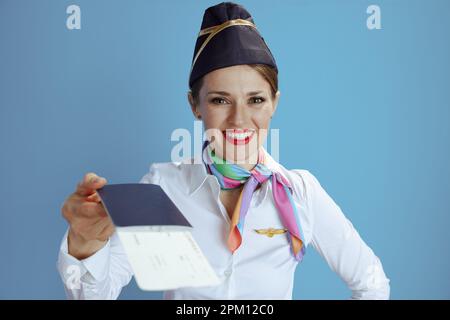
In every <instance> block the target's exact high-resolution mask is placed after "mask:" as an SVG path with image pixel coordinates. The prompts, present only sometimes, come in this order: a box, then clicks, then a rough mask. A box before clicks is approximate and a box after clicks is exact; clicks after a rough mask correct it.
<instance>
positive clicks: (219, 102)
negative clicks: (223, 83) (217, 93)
mask: <svg viewBox="0 0 450 320" xmlns="http://www.w3.org/2000/svg"><path fill="white" fill-rule="evenodd" d="M211 102H212V103H214V104H226V103H227V101H226V100H225V99H223V98H213V99H211Z"/></svg>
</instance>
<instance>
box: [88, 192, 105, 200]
mask: <svg viewBox="0 0 450 320" xmlns="http://www.w3.org/2000/svg"><path fill="white" fill-rule="evenodd" d="M86 201H89V202H101V199H100V196H99V194H98V193H97V192H94V193H93V194H91V195H90V196H88V197H87V198H86Z"/></svg>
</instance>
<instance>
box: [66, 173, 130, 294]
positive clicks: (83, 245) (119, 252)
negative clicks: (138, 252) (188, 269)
mask: <svg viewBox="0 0 450 320" xmlns="http://www.w3.org/2000/svg"><path fill="white" fill-rule="evenodd" d="M105 184H106V179H104V178H100V177H98V176H97V175H96V174H94V173H88V174H86V175H85V177H84V178H83V181H82V182H80V183H79V184H78V186H77V189H76V191H75V192H74V193H73V194H71V195H70V196H69V197H68V198H67V199H66V200H65V202H64V204H63V206H62V209H61V212H62V215H63V217H64V218H65V219H66V220H67V222H68V223H69V229H68V230H67V232H66V234H65V236H64V238H63V241H62V243H61V247H60V251H59V256H58V263H57V268H58V271H59V273H60V276H61V278H62V280H63V283H64V288H65V291H66V295H67V298H68V299H117V297H118V296H119V294H120V292H121V290H122V287H124V286H125V285H127V284H128V283H129V281H130V280H131V277H132V276H133V271H132V269H131V266H130V265H129V263H128V259H127V257H126V254H125V251H124V249H123V247H122V245H121V243H120V241H119V238H118V235H117V233H116V232H115V228H114V225H113V223H112V221H111V219H110V217H109V216H108V214H107V213H106V211H105V209H104V207H103V205H102V204H101V202H100V198H99V196H98V194H97V192H96V190H97V189H100V188H102V187H103V186H104V185H105Z"/></svg>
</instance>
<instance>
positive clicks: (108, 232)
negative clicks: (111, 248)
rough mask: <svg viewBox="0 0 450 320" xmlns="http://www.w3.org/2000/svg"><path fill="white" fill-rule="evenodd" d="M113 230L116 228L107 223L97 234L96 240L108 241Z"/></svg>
mask: <svg viewBox="0 0 450 320" xmlns="http://www.w3.org/2000/svg"><path fill="white" fill-rule="evenodd" d="M115 229H116V228H115V227H114V224H112V222H111V223H108V224H107V225H106V226H105V227H104V228H103V230H102V231H101V232H100V233H99V234H98V236H97V240H100V241H106V240H108V238H109V237H111V235H112V234H113V233H114V231H115Z"/></svg>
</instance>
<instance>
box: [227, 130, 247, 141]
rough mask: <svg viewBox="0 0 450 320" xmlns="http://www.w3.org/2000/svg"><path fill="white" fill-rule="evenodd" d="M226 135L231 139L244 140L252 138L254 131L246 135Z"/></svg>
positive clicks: (245, 133)
mask: <svg viewBox="0 0 450 320" xmlns="http://www.w3.org/2000/svg"><path fill="white" fill-rule="evenodd" d="M226 134H227V136H228V137H229V138H231V139H237V140H244V139H245V138H248V137H250V136H251V135H252V134H253V131H248V132H244V133H234V132H228V131H226Z"/></svg>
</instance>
